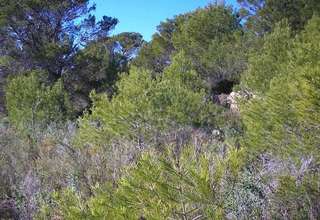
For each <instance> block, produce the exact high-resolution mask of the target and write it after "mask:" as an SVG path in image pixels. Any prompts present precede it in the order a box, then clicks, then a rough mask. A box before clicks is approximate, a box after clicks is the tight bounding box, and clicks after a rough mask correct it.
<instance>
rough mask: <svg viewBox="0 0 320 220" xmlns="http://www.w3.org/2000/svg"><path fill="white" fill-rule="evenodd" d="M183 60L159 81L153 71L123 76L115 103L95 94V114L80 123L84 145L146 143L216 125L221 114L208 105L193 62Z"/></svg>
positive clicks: (178, 59)
mask: <svg viewBox="0 0 320 220" xmlns="http://www.w3.org/2000/svg"><path fill="white" fill-rule="evenodd" d="M181 59H184V58H183V57H181V56H178V57H177V58H176V59H175V60H176V61H175V62H174V63H173V64H172V66H170V67H169V68H168V69H166V71H165V73H164V75H163V76H159V77H157V78H156V79H153V78H152V77H151V74H150V72H149V71H146V70H140V69H134V68H133V69H132V70H131V72H130V74H129V75H123V76H122V79H121V80H120V81H119V83H118V84H117V88H118V94H117V95H116V96H115V97H113V98H112V100H109V99H108V97H107V96H106V95H95V94H93V95H92V99H93V107H92V109H91V113H90V114H89V113H87V114H86V115H85V116H84V117H83V118H82V119H81V121H80V138H81V139H82V140H83V142H84V143H88V142H89V143H90V142H93V143H96V142H102V143H104V141H105V140H106V139H110V138H111V137H120V136H123V137H130V138H133V139H135V140H140V141H142V140H143V139H144V138H148V136H149V138H150V137H152V136H150V135H151V134H152V133H153V134H155V132H160V133H161V132H164V131H168V129H169V130H170V129H173V128H174V127H177V126H188V125H191V126H199V125H205V124H208V125H214V120H215V117H214V115H215V114H216V113H217V110H215V107H214V106H213V105H212V104H208V103H206V102H205V93H204V91H203V89H201V84H200V80H199V79H198V77H197V74H196V73H195V72H194V71H192V70H189V69H188V68H187V65H188V62H190V61H187V60H181ZM176 62H180V64H183V65H182V66H179V65H180V64H178V65H177V64H175V63H176ZM184 64H185V65H184ZM189 66H190V65H189ZM181 67H183V68H181ZM195 82H199V86H197V84H193V83H195Z"/></svg>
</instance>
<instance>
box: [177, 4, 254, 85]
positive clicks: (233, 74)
mask: <svg viewBox="0 0 320 220" xmlns="http://www.w3.org/2000/svg"><path fill="white" fill-rule="evenodd" d="M245 40H247V42H250V41H249V35H248V36H246V35H245V34H244V33H243V32H242V31H241V26H240V23H239V20H238V19H237V17H236V15H235V14H234V13H233V12H232V10H231V9H230V8H226V7H223V6H214V5H209V6H207V7H206V8H204V9H198V10H197V11H195V12H194V13H192V14H191V15H190V17H189V18H188V19H187V20H186V21H185V22H184V23H183V25H182V27H181V28H180V31H179V32H176V33H174V36H173V43H174V46H175V48H177V50H182V51H184V52H185V54H186V56H188V57H189V58H190V59H191V60H192V64H193V67H194V69H195V70H196V71H197V72H198V74H199V75H200V76H201V77H202V79H204V80H205V81H206V82H207V84H208V85H207V86H208V88H209V89H214V87H216V86H217V83H219V82H220V81H222V80H230V81H233V82H238V80H239V75H240V73H241V72H242V71H243V70H244V68H245V65H246V54H245V48H247V43H245Z"/></svg>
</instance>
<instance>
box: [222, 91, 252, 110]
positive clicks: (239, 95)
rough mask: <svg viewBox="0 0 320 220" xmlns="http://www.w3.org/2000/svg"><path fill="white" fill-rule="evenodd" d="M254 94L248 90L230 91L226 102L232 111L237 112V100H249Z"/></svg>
mask: <svg viewBox="0 0 320 220" xmlns="http://www.w3.org/2000/svg"><path fill="white" fill-rule="evenodd" d="M255 97H256V96H255V95H254V94H252V93H251V92H248V91H240V92H231V93H230V94H229V96H228V97H227V103H228V106H229V109H230V111H231V112H232V113H235V114H239V113H240V109H239V100H246V101H248V100H250V99H252V98H255Z"/></svg>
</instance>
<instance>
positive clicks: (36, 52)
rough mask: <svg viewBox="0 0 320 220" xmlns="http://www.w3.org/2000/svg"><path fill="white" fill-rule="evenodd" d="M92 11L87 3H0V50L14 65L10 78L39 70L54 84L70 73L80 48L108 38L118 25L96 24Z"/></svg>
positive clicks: (35, 0) (110, 20)
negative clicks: (17, 73) (9, 57)
mask: <svg viewBox="0 0 320 220" xmlns="http://www.w3.org/2000/svg"><path fill="white" fill-rule="evenodd" d="M94 9H95V6H94V5H92V4H91V3H90V2H89V1H88V0H82V1H70V0H61V1H49V0H43V1H38V0H21V1H19V2H14V1H10V0H1V1H0V37H1V39H2V42H1V48H6V49H7V50H8V54H10V56H11V57H12V58H13V59H14V61H15V62H16V63H15V64H16V66H13V65H12V66H11V65H9V66H8V67H10V69H11V72H10V74H12V73H15V71H16V70H17V69H18V70H20V71H25V70H31V69H36V68H39V67H40V68H41V69H44V70H46V71H47V72H48V74H49V76H50V79H51V80H52V81H55V80H57V79H58V78H60V77H61V76H62V75H64V74H65V72H67V71H70V70H71V69H72V67H73V65H72V64H74V63H73V59H74V56H75V54H76V52H77V51H78V49H79V47H80V46H83V45H85V44H87V43H88V42H90V41H91V40H93V39H97V38H101V37H105V36H107V34H108V32H109V31H110V30H111V29H113V28H114V26H115V25H116V24H117V22H118V20H117V19H114V18H111V17H106V16H103V17H102V20H101V21H99V22H96V19H95V17H94V16H93V15H91V12H92V11H93V10H94ZM12 64H14V63H12ZM18 72H19V71H18Z"/></svg>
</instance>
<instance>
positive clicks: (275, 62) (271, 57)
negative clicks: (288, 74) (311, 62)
mask: <svg viewBox="0 0 320 220" xmlns="http://www.w3.org/2000/svg"><path fill="white" fill-rule="evenodd" d="M291 47H292V40H291V33H290V29H289V27H288V25H287V24H286V23H281V24H278V26H277V27H276V28H275V30H274V32H272V33H270V34H269V35H266V36H265V37H264V38H263V46H262V48H261V49H258V50H257V51H254V52H252V53H251V54H250V56H249V65H248V69H247V70H246V71H245V72H244V74H243V75H242V79H241V82H242V86H243V87H245V89H249V90H251V91H254V92H255V93H265V92H266V91H268V90H269V88H270V81H271V80H272V79H273V78H274V77H275V76H278V75H279V74H280V69H281V65H283V63H286V62H287V59H288V56H289V50H290V49H291Z"/></svg>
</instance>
